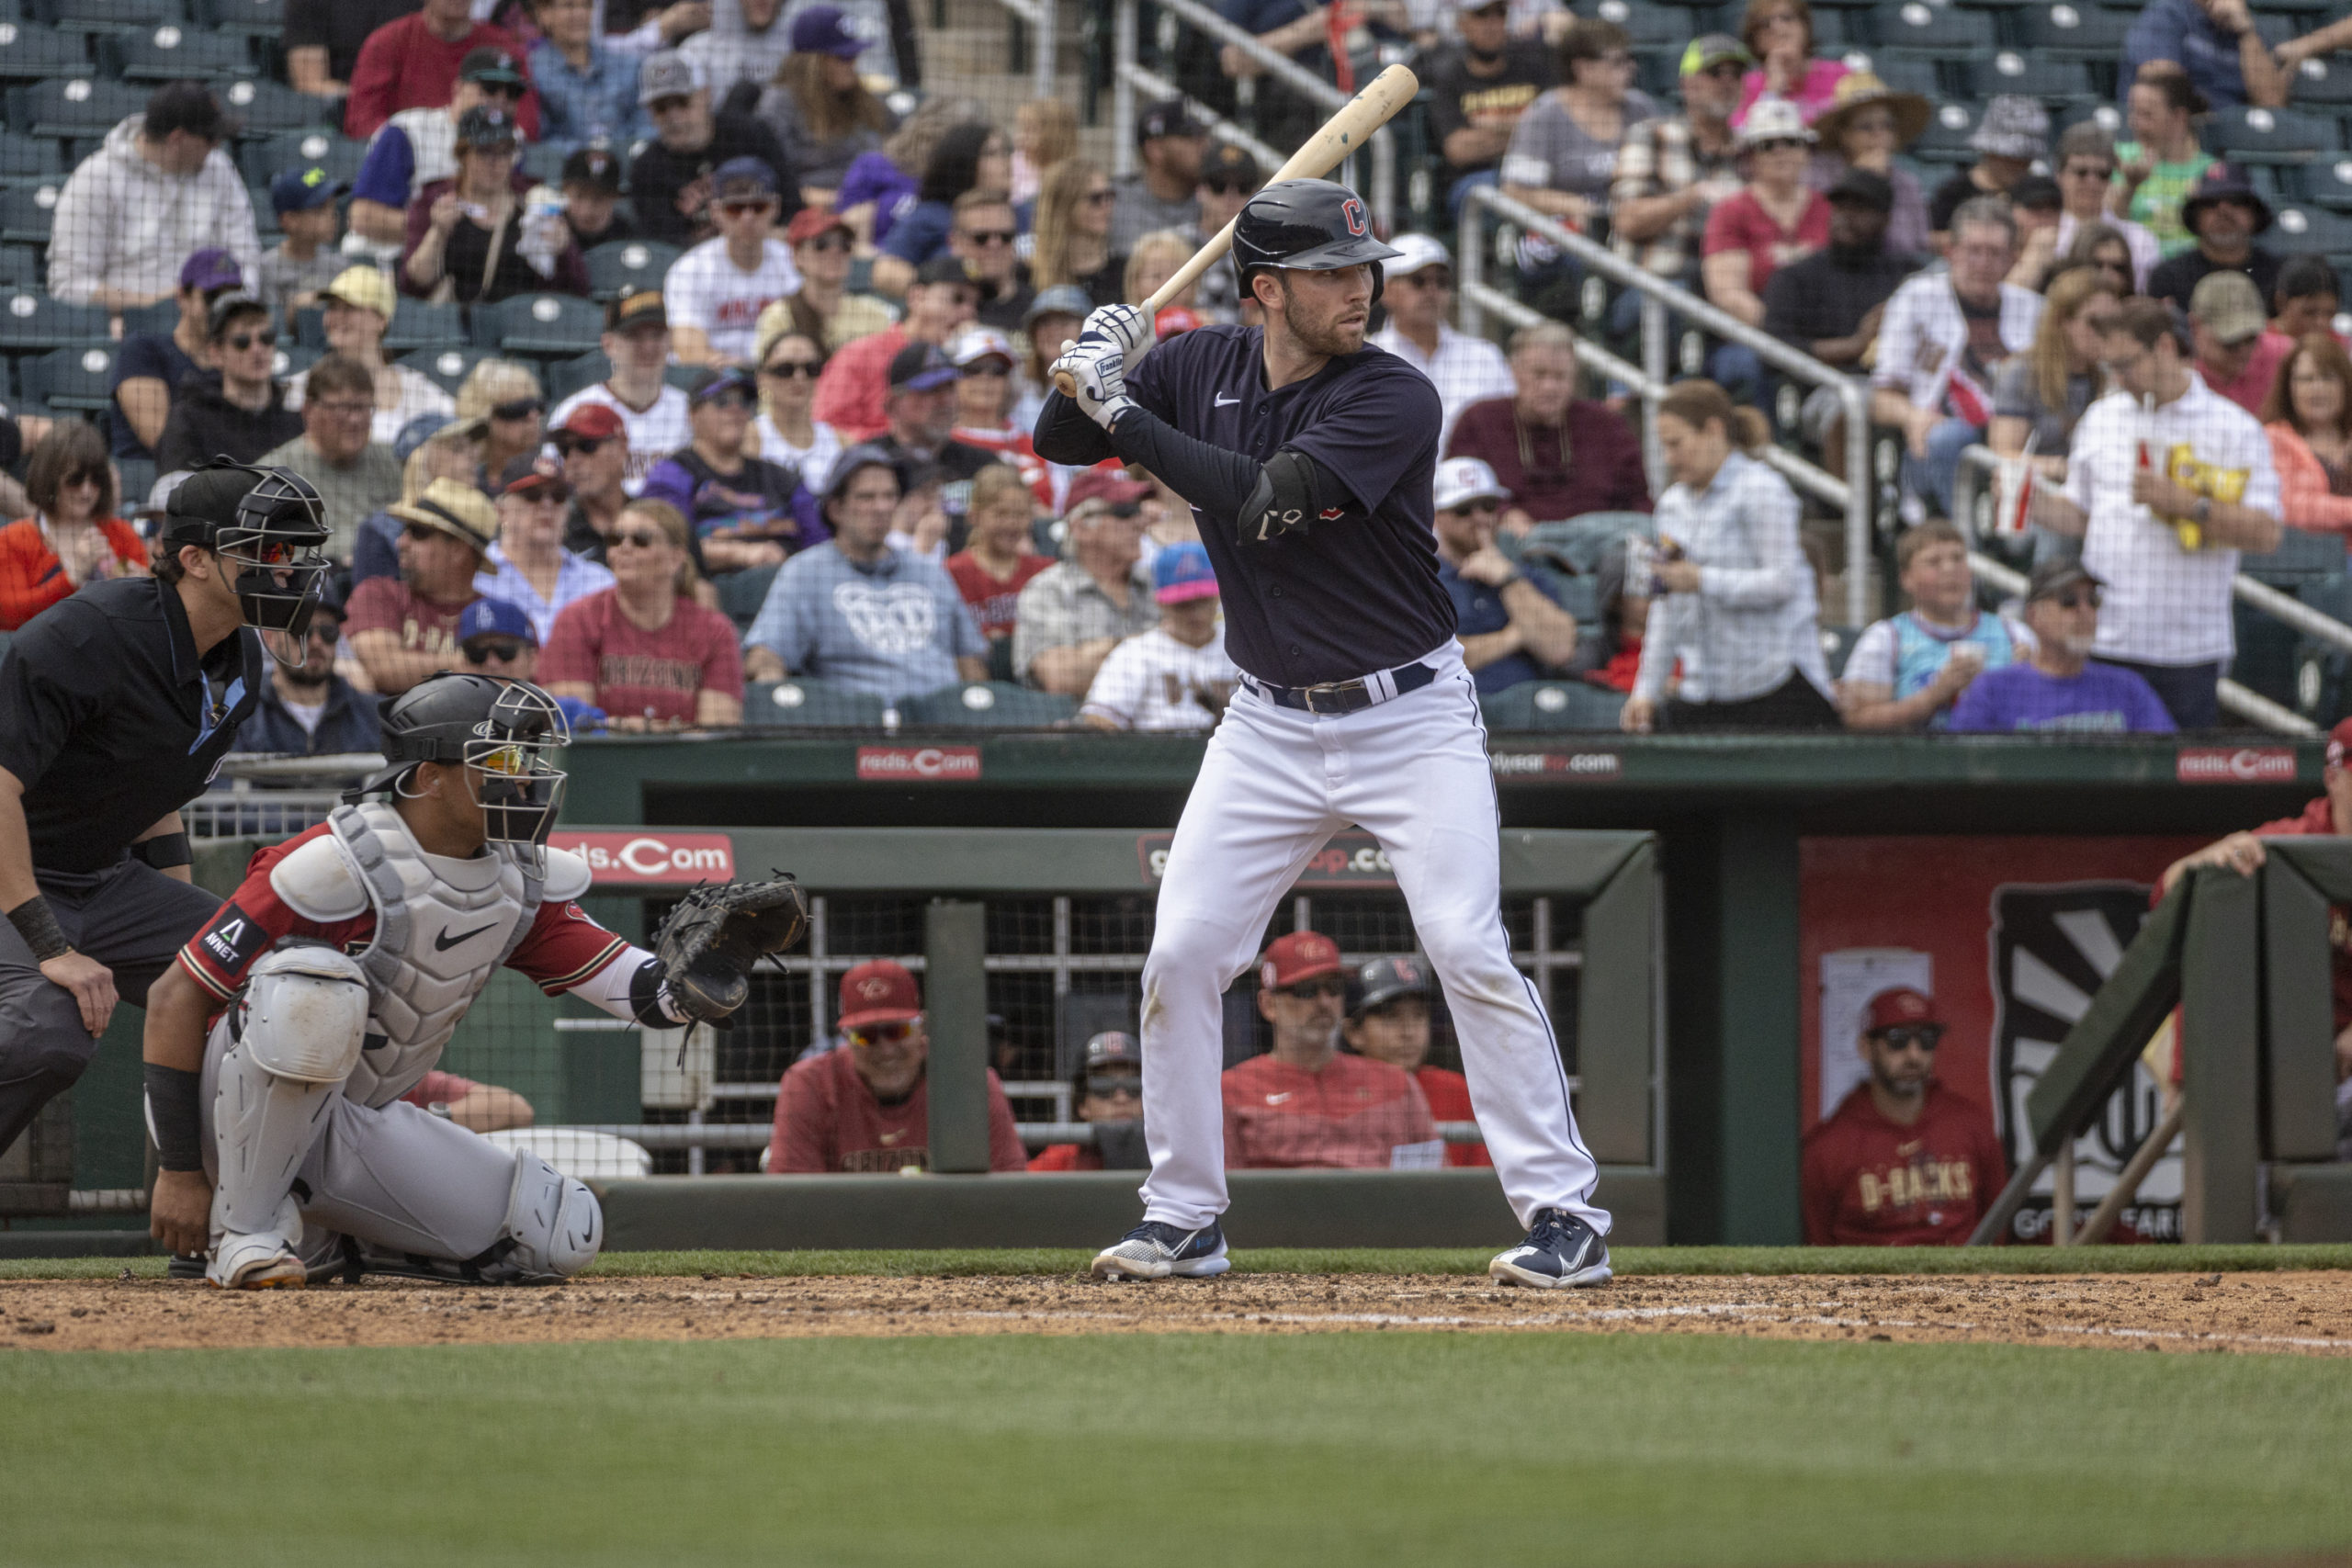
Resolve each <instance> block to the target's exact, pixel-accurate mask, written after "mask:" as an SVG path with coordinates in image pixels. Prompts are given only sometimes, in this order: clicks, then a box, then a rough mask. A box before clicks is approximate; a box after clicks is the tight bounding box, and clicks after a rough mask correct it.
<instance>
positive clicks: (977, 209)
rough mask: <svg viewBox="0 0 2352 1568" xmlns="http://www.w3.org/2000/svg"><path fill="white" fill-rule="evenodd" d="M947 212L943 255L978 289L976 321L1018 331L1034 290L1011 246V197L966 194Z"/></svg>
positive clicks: (1014, 237) (1015, 227) (1014, 233)
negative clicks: (959, 264)
mask: <svg viewBox="0 0 2352 1568" xmlns="http://www.w3.org/2000/svg"><path fill="white" fill-rule="evenodd" d="M950 213H951V215H950V217H949V219H948V223H947V254H949V255H951V256H954V257H955V258H956V260H958V261H960V262H962V263H963V264H964V271H965V273H966V275H967V276H969V277H970V278H971V280H972V284H973V287H975V288H978V290H979V306H978V319H979V320H980V321H981V322H982V323H983V324H985V325H988V326H991V327H994V328H996V329H997V330H998V331H1000V332H1007V333H1014V332H1019V331H1020V330H1021V318H1022V317H1023V316H1024V315H1026V314H1028V312H1029V302H1030V301H1031V300H1032V299H1035V298H1036V297H1037V291H1036V289H1035V288H1031V287H1030V284H1029V267H1028V264H1027V263H1025V262H1023V261H1022V260H1021V257H1020V253H1019V252H1017V251H1016V250H1015V249H1014V248H1013V246H1014V243H1015V242H1017V241H1018V240H1019V239H1020V238H1021V224H1020V222H1019V220H1017V219H1016V218H1015V216H1014V214H1013V210H1012V197H1008V196H1007V195H1005V194H1004V192H1002V191H1001V190H967V191H966V192H965V193H964V194H963V195H961V196H959V197H956V204H955V206H954V207H953V208H952V209H950ZM877 287H878V286H877Z"/></svg>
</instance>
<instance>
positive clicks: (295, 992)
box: [146, 673, 807, 1290]
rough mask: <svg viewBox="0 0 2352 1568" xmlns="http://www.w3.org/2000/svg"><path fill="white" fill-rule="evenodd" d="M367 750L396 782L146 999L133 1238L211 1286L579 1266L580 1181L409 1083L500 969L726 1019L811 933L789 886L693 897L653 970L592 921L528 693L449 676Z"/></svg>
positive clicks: (589, 1201) (206, 935) (614, 1009)
mask: <svg viewBox="0 0 2352 1568" xmlns="http://www.w3.org/2000/svg"><path fill="white" fill-rule="evenodd" d="M383 735H384V753H385V758H386V761H388V762H389V763H390V766H388V767H387V768H385V769H384V770H383V771H382V772H380V773H377V774H375V775H374V776H373V777H371V778H369V779H368V780H367V781H366V782H365V783H363V784H360V785H359V786H358V787H357V788H356V789H354V790H353V791H351V792H350V794H349V795H346V796H345V805H343V806H342V807H338V808H337V809H336V810H335V812H334V815H333V816H332V817H331V818H329V819H328V820H327V821H325V822H323V823H322V824H320V825H319V826H318V827H316V828H312V829H310V830H309V831H307V832H304V833H301V834H299V835H297V836H296V837H294V838H293V839H290V840H288V841H286V842H285V843H283V844H278V845H276V846H274V847H272V848H270V849H266V850H264V851H262V852H260V853H259V854H257V855H255V856H254V860H253V863H252V865H251V867H250V868H249V869H248V872H247V874H246V877H245V881H244V883H243V886H240V887H239V888H238V889H237V891H236V893H235V894H234V896H232V897H231V898H230V900H229V902H228V903H226V904H224V905H222V906H221V907H220V912H219V913H218V914H217V915H216V916H214V918H213V919H212V920H211V922H210V923H209V924H208V925H206V926H205V927H204V928H203V929H202V930H201V931H198V932H197V934H196V935H195V936H194V937H193V938H191V939H190V940H189V941H188V942H187V946H185V947H183V948H182V949H181V950H180V953H179V958H178V961H177V962H176V963H175V964H174V965H173V966H172V967H171V968H170V969H168V970H166V971H165V973H164V977H163V978H162V979H160V980H158V981H157V982H156V983H155V987H154V990H153V997H152V998H151V1000H150V1004H149V1009H148V1014H147V1036H146V1089H147V1118H148V1125H149V1128H150V1130H151V1131H152V1132H153V1135H154V1138H155V1144H156V1147H157V1149H158V1150H159V1151H160V1163H161V1166H162V1170H161V1172H160V1174H159V1175H158V1176H157V1178H156V1180H155V1189H154V1199H153V1212H152V1224H151V1227H150V1228H151V1230H152V1232H153V1235H155V1236H156V1237H157V1238H158V1239H160V1240H162V1241H164V1242H165V1243H166V1244H168V1245H169V1246H170V1247H172V1249H173V1250H174V1251H175V1252H197V1251H205V1252H209V1263H208V1265H207V1267H206V1270H205V1274H206V1278H208V1279H209V1280H211V1281H212V1282H213V1283H214V1284H216V1285H220V1286H223V1287H226V1288H229V1289H233V1290H266V1289H268V1288H271V1287H273V1286H300V1285H303V1284H305V1283H307V1282H309V1281H310V1280H313V1279H320V1278H324V1277H327V1276H330V1275H334V1274H338V1273H340V1274H343V1275H345V1276H346V1277H349V1278H356V1277H357V1276H359V1275H361V1274H364V1273H370V1272H373V1273H390V1274H404V1275H410V1276H413V1277H422V1278H426V1279H439V1280H452V1281H463V1282H470V1283H481V1284H551V1283H554V1282H556V1281H558V1280H562V1279H564V1278H565V1277H567V1276H569V1275H571V1274H575V1273H577V1272H579V1271H580V1269H583V1268H585V1267H586V1266H587V1265H588V1263H589V1262H590V1261H592V1260H593V1259H594V1258H595V1256H596V1251H597V1248H598V1246H599V1245H600V1243H601V1241H602V1239H603V1215H602V1213H601V1212H600V1211H599V1209H598V1207H597V1203H596V1200H595V1198H594V1195H592V1194H591V1193H590V1192H589V1190H587V1188H585V1187H583V1186H582V1185H581V1184H580V1183H579V1182H578V1181H575V1180H573V1179H571V1178H569V1177H566V1176H563V1175H561V1174H560V1173H559V1172H558V1171H557V1170H556V1169H555V1168H553V1167H552V1166H550V1165H548V1163H547V1162H546V1161H544V1160H542V1159H540V1158H539V1157H538V1156H536V1155H532V1154H529V1153H514V1152H509V1151H507V1150H505V1149H503V1148H500V1147H499V1146H498V1145H494V1144H492V1143H489V1142H487V1141H485V1140H484V1139H482V1138H481V1137H479V1136H477V1135H476V1134H472V1133H469V1132H468V1131H466V1130H465V1129H464V1128H462V1127H459V1126H458V1125H456V1124H455V1123H453V1122H447V1121H444V1120H442V1119H440V1118H437V1117H435V1116H433V1115H432V1114H430V1113H429V1112H427V1111H423V1110H420V1109H419V1108H417V1107H416V1106H413V1105H409V1104H405V1103H402V1102H401V1099H400V1097H401V1094H403V1093H405V1092H406V1091H407V1090H408V1089H410V1088H412V1087H413V1086H414V1085H415V1084H416V1082H417V1081H418V1080H419V1079H420V1078H422V1077H424V1074H425V1072H426V1071H427V1070H428V1069H430V1068H431V1067H432V1066H433V1065H434V1064H435V1062H436V1061H437V1060H438V1059H439V1058H440V1055H441V1050H442V1047H443V1046H444V1045H446V1044H447V1043H448V1040H449V1037H450V1035H451V1034H452V1033H454V1032H456V1030H457V1027H458V1021H459V1020H460V1019H462V1018H463V1017H464V1016H465V1014H466V1010H467V1009H468V1008H469V1007H470V1006H471V1005H472V1003H473V999H474V998H475V997H476V996H478V995H480V994H481V988H482V987H483V986H484V985H486V984H487V983H488V982H489V980H490V976H491V974H492V971H493V970H495V969H496V968H497V967H498V966H499V965H500V964H506V965H509V966H511V967H513V968H515V969H517V970H519V971H521V972H522V973H523V974H525V975H526V976H530V977H531V978H532V979H533V980H536V981H537V982H538V984H539V987H540V988H541V989H542V990H544V991H546V992H547V993H548V995H550V996H557V995H560V994H562V993H564V992H567V991H569V992H571V993H572V994H574V995H576V996H579V997H582V998H586V999H587V1000H589V1001H591V1002H594V1004H595V1005H596V1006H598V1007H600V1008H602V1009H603V1010H605V1011H606V1012H608V1013H611V1014H613V1015H614V1016H615V1017H617V1018H624V1019H630V1020H634V1021H638V1022H640V1023H647V1024H651V1025H655V1026H657V1027H674V1026H676V1025H678V1024H682V1023H686V1022H689V1021H707V1022H712V1023H718V1022H720V1021H724V1020H725V1019H726V1018H727V1017H728V1015H729V1014H730V1013H732V1012H733V1011H734V1010H736V1009H737V1008H739V1007H741V1005H742V1004H743V1000H744V998H745V997H746V996H747V995H748V993H749V979H748V973H749V971H750V969H751V966H752V964H753V963H754V962H755V961H756V960H757V959H758V957H759V956H760V955H761V954H762V953H773V952H775V951H778V950H779V949H782V948H784V947H786V946H789V945H790V944H791V943H792V942H796V941H797V940H798V939H799V937H800V934H801V932H802V931H803V929H804V927H805V926H806V924H807V905H806V903H805V901H804V900H803V898H802V897H801V893H800V889H799V886H797V884H796V883H794V882H793V881H792V880H791V879H790V878H789V877H782V878H778V879H777V880H775V881H772V882H764V883H758V884H751V885H740V884H729V885H727V886H720V887H711V888H702V889H697V890H696V892H695V895H693V896H692V897H689V898H688V899H687V900H686V901H685V902H684V903H683V904H681V905H680V906H679V910H678V913H677V914H676V915H674V916H673V918H672V919H671V920H670V921H668V922H665V924H664V928H663V931H662V933H661V935H660V936H658V937H657V938H656V945H657V946H658V947H659V948H660V949H661V950H662V952H661V955H660V956H658V957H657V956H656V955H654V954H652V953H647V952H645V951H644V950H642V949H641V948H637V947H633V946H631V945H630V944H629V943H628V942H626V941H624V940H622V939H621V938H620V937H617V936H616V935H614V934H613V933H612V932H611V931H605V929H604V928H603V927H601V926H599V925H597V924H596V923H595V922H594V920H591V919H589V918H588V917H587V916H586V915H584V914H582V912H581V909H580V907H579V906H578V905H577V904H575V903H573V902H572V900H573V899H575V898H577V897H580V895H582V893H584V892H586V891H587V889H588V883H589V874H588V867H587V863H585V862H584V861H582V859H581V858H580V857H579V856H577V855H574V854H571V853H570V852H566V851H563V850H555V849H549V848H548V847H547V840H548V831H549V829H551V828H552V827H553V826H554V824H555V818H556V813H557V811H558V809H559V807H560V806H561V804H562V797H563V785H564V778H565V775H564V774H563V773H561V772H560V771H559V770H558V769H557V768H556V767H555V766H554V765H553V762H552V761H551V760H550V758H549V756H548V753H549V752H550V751H551V750H554V749H556V748H559V747H561V746H563V745H566V744H567V743H569V741H570V739H571V735H570V732H569V730H568V729H567V728H566V726H565V724H564V720H563V715H562V711H561V710H560V708H559V707H558V706H557V705H556V704H555V702H554V700H553V699H552V698H550V697H549V696H548V694H546V693H545V692H543V691H541V690H540V689H539V688H538V687H537V686H534V685H531V684H529V683H528V682H519V681H515V682H508V681H498V680H492V679H491V678H489V677H486V676H481V675H471V674H458V673H452V674H445V675H438V676H435V677H434V678H432V679H430V680H427V681H424V682H421V683H420V684H418V685H416V686H414V687H412V688H411V689H410V690H409V691H407V692H406V693H404V694H401V696H400V697H398V698H397V699H395V700H393V701H391V702H390V703H388V704H387V705H385V708H384V715H383Z"/></svg>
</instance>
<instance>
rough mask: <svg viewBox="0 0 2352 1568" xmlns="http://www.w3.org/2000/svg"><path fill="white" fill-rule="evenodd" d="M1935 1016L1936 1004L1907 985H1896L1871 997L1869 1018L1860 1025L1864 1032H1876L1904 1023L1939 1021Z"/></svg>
mask: <svg viewBox="0 0 2352 1568" xmlns="http://www.w3.org/2000/svg"><path fill="white" fill-rule="evenodd" d="M1942 1021H1943V1020H1941V1019H1939V1018H1938V1017H1937V1016H1936V1004H1935V1003H1933V1002H1931V1001H1929V1000H1928V998H1926V997H1925V996H1923V995H1921V994H1920V993H1919V992H1917V991H1915V990H1913V989H1912V988H1911V987H1908V986H1897V987H1894V989H1893V990H1891V991H1881V992H1880V993H1879V994H1878V995H1876V996H1874V997H1872V998H1871V1010H1870V1017H1869V1020H1868V1021H1866V1022H1865V1023H1864V1024H1863V1025H1862V1032H1863V1033H1865V1034H1876V1033H1877V1032H1879V1031H1881V1030H1883V1029H1894V1028H1897V1027H1899V1026H1900V1025H1903V1024H1906V1023H1941V1022H1942Z"/></svg>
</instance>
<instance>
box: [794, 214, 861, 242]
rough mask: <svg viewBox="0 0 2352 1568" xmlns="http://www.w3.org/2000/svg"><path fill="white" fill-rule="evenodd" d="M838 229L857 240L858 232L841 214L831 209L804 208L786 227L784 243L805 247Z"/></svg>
mask: <svg viewBox="0 0 2352 1568" xmlns="http://www.w3.org/2000/svg"><path fill="white" fill-rule="evenodd" d="M836 229H839V230H840V231H842V233H844V234H847V235H849V236H850V237H851V238H853V239H854V238H856V235H857V231H856V230H854V229H853V228H851V227H850V226H849V224H848V222H847V221H846V220H844V219H843V218H842V215H841V214H840V213H838V212H835V211H833V210H832V209H830V208H824V207H804V208H802V209H800V210H799V211H797V212H796V213H794V214H793V215H792V221H791V222H789V223H787V224H786V225H785V226H784V243H786V244H787V245H805V244H807V243H809V241H811V240H813V239H815V238H816V237H817V236H818V235H820V234H830V233H831V232H832V231H834V230H836Z"/></svg>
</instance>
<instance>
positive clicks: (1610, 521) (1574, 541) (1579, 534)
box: [1497, 512, 1657, 577]
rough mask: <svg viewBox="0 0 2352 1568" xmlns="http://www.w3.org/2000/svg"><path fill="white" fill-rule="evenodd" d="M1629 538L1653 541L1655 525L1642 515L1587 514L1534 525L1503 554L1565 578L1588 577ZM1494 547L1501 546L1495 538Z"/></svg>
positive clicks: (1618, 513) (1635, 513) (1637, 513)
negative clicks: (1547, 567) (1537, 564)
mask: <svg viewBox="0 0 2352 1568" xmlns="http://www.w3.org/2000/svg"><path fill="white" fill-rule="evenodd" d="M1629 534H1638V535H1640V536H1642V537H1644V538H1645V539H1654V538H1656V537H1657V523H1656V522H1655V521H1654V520H1652V518H1651V516H1650V514H1649V513H1646V512H1588V513H1584V514H1583V515H1582V516H1580V517H1571V518H1569V519H1568V520H1567V521H1566V522H1565V523H1538V524H1537V525H1535V526H1534V527H1533V528H1532V529H1531V530H1530V531H1529V532H1528V535H1527V536H1526V537H1525V538H1524V539H1523V540H1521V541H1520V542H1519V545H1518V547H1517V549H1516V550H1515V551H1514V550H1512V549H1510V548H1509V547H1506V548H1505V553H1506V554H1510V555H1515V556H1516V558H1520V559H1522V560H1523V559H1528V558H1533V559H1535V560H1536V561H1538V562H1541V563H1544V564H1548V565H1551V566H1553V567H1554V568H1555V570H1559V571H1561V572H1562V573H1564V574H1565V575H1567V576H1574V577H1589V576H1592V575H1594V574H1595V573H1597V572H1599V571H1600V562H1601V558H1603V557H1604V556H1606V555H1608V554H1609V552H1610V551H1611V550H1612V549H1618V548H1622V547H1623V541H1624V538H1625V536H1627V535H1629ZM1497 543H1498V544H1500V543H1501V539H1500V538H1499V537H1498V540H1497Z"/></svg>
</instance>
